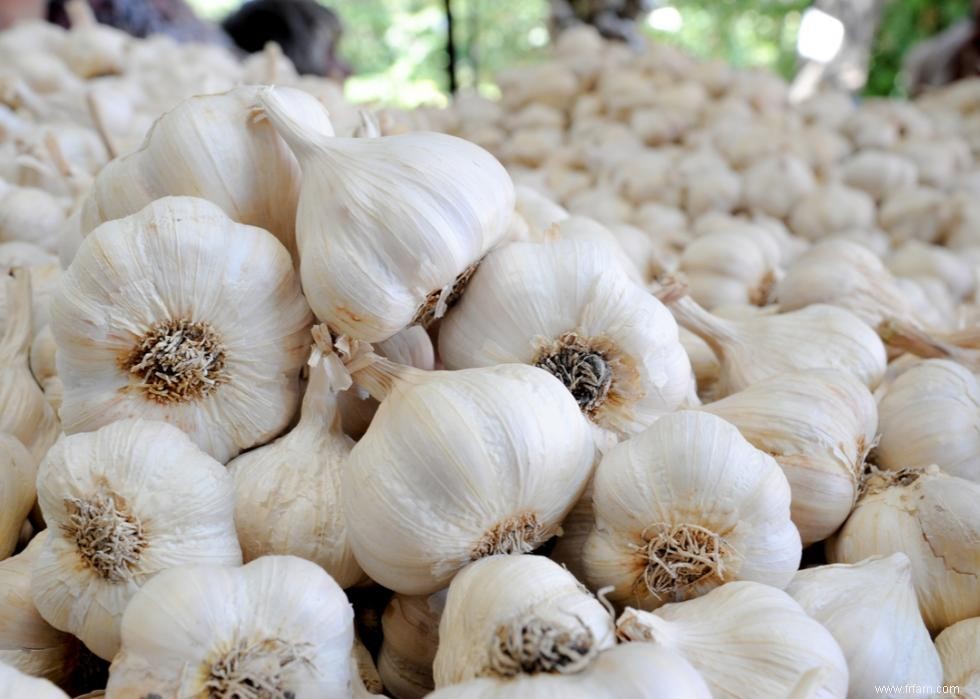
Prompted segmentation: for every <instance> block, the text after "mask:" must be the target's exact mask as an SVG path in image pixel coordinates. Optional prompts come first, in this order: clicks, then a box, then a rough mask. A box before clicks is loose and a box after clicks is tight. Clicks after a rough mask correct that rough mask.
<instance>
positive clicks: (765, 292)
mask: <svg viewBox="0 0 980 699" xmlns="http://www.w3.org/2000/svg"><path fill="white" fill-rule="evenodd" d="M678 270H679V271H680V272H681V273H682V274H684V276H685V277H686V279H687V283H688V286H689V288H690V294H691V298H693V299H694V300H695V301H697V302H698V303H699V304H701V305H702V306H704V307H705V308H708V309H713V308H716V307H718V306H722V305H725V304H752V305H755V306H765V305H766V303H767V302H768V298H769V292H770V289H771V288H772V286H773V284H775V283H776V280H777V279H778V278H779V276H780V275H781V274H782V271H781V270H780V268H779V250H778V247H777V246H776V244H775V243H774V241H773V240H772V239H771V238H770V237H769V235H768V234H767V233H766V231H764V230H760V229H758V228H756V227H754V226H744V227H740V228H737V229H734V230H721V231H717V232H714V233H708V234H707V235H703V236H701V237H699V238H697V239H696V240H694V241H693V242H691V244H690V245H688V246H687V247H686V248H684V252H683V253H682V254H681V257H680V262H679V265H678Z"/></svg>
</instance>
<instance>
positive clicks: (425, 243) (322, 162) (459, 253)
mask: <svg viewBox="0 0 980 699" xmlns="http://www.w3.org/2000/svg"><path fill="white" fill-rule="evenodd" d="M259 102H260V104H261V105H262V109H263V110H264V114H265V116H266V117H267V118H268V119H269V121H270V122H271V123H272V125H273V126H274V127H275V129H276V131H277V132H278V133H279V135H280V136H281V137H282V138H283V139H284V140H285V141H286V143H288V144H289V147H290V148H291V149H292V151H293V153H294V154H295V155H296V158H297V160H298V161H299V163H300V168H301V169H302V171H303V179H302V186H301V190H300V195H299V208H298V210H297V215H296V240H297V245H298V248H299V253H300V261H301V262H300V273H301V276H302V280H303V289H304V291H305V293H306V296H307V298H308V300H309V303H310V305H311V307H312V308H313V311H314V313H316V315H317V317H318V318H319V319H320V320H321V321H323V322H325V323H327V324H328V325H329V326H330V327H331V328H332V329H333V330H335V331H337V332H338V333H340V334H345V335H349V336H350V337H352V338H355V339H359V340H365V341H368V342H377V341H380V340H384V339H387V338H388V337H391V336H392V335H394V334H395V333H397V332H398V331H399V330H401V329H402V328H404V327H406V326H408V325H411V324H413V323H425V322H428V321H429V320H431V319H436V318H440V317H442V315H443V314H444V313H445V310H446V308H447V307H448V305H450V304H451V303H452V302H453V301H454V300H455V298H456V297H458V296H459V295H460V294H461V293H462V291H463V288H464V287H465V284H466V281H467V280H468V278H469V277H470V276H471V275H472V273H473V271H474V269H475V267H476V265H477V264H478V263H479V261H480V259H481V258H482V257H483V256H484V255H485V254H486V253H487V252H488V251H489V250H490V249H491V248H492V247H493V246H494V245H496V244H497V243H498V242H500V241H501V240H502V239H503V238H504V236H505V234H506V232H507V227H508V224H509V222H510V220H511V216H512V214H513V211H514V185H513V183H512V182H511V179H510V176H509V175H508V174H507V172H506V171H505V170H504V168H503V167H502V166H501V165H500V163H499V162H497V160H496V159H495V158H494V157H493V156H492V155H490V154H489V153H487V152H486V151H484V150H483V149H482V148H480V147H479V146H477V145H474V144H472V143H469V142H468V141H464V140H462V139H459V138H456V137H454V136H448V135H445V134H437V133H429V132H411V133H404V134H399V135H395V136H381V137H378V138H342V137H333V136H332V134H331V133H329V132H327V131H325V130H323V129H317V128H315V125H311V124H310V123H305V122H302V121H300V120H298V119H296V118H295V117H294V115H293V113H292V112H291V110H290V109H289V105H288V104H287V103H286V101H285V100H284V99H283V97H282V95H281V94H280V92H279V91H278V89H274V88H263V89H262V90H261V91H260V92H259Z"/></svg>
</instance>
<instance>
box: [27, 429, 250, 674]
mask: <svg viewBox="0 0 980 699" xmlns="http://www.w3.org/2000/svg"><path fill="white" fill-rule="evenodd" d="M164 445H165V447H166V448H161V447H162V446H164ZM38 503H39V505H40V507H41V513H42V514H43V515H44V521H45V522H47V524H48V529H49V531H50V532H51V533H50V534H49V536H48V537H47V539H46V540H45V542H44V547H43V548H42V550H41V552H40V554H39V555H38V558H37V560H36V561H35V563H34V569H33V576H32V593H33V597H34V604H35V605H36V606H37V610H38V611H39V612H40V613H41V616H43V617H44V619H45V620H46V621H47V622H48V623H49V624H51V625H52V626H54V627H55V628H56V629H61V630H62V631H68V632H70V633H72V634H74V635H75V636H78V638H79V639H81V640H82V642H84V643H85V645H86V646H88V647H89V648H90V649H91V650H92V652H94V653H95V654H96V655H98V656H100V657H102V658H105V659H106V660H111V659H112V657H113V656H114V655H115V654H116V651H117V650H118V649H119V628H120V622H121V620H122V616H123V611H124V610H125V608H126V604H127V603H128V602H129V601H130V600H131V599H132V597H133V595H134V594H136V592H137V591H138V590H139V588H140V587H142V586H143V585H144V584H145V583H146V582H147V581H148V580H149V579H151V578H152V577H153V576H154V575H156V574H157V573H158V572H159V571H161V570H165V569H167V568H172V567H174V566H179V565H186V564H190V563H202V564H212V565H228V566H231V565H239V564H240V563H241V560H242V556H241V549H240V548H239V545H238V538H237V537H236V535H235V526H234V502H233V490H232V479H231V476H229V475H228V473H227V472H226V471H225V469H224V467H222V466H221V464H219V463H218V462H217V461H215V460H214V459H212V458H211V457H209V456H208V455H207V454H205V453H204V452H202V451H201V450H200V449H198V447H197V446H195V445H194V443H193V442H191V440H190V439H189V438H188V437H187V436H186V435H185V434H184V433H183V432H181V431H180V430H178V429H177V428H176V427H172V426H171V425H168V424H166V423H163V422H156V421H149V420H139V419H130V420H120V421H118V422H114V423H112V424H110V425H107V426H106V427H103V428H101V429H99V430H97V431H95V432H86V433H83V434H77V435H69V436H67V437H65V438H64V439H62V440H60V441H59V442H58V443H57V444H55V445H54V446H53V447H52V448H51V451H49V452H48V455H47V457H45V459H44V462H43V463H42V464H41V468H40V470H39V471H38Z"/></svg>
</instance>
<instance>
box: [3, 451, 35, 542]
mask: <svg viewBox="0 0 980 699" xmlns="http://www.w3.org/2000/svg"><path fill="white" fill-rule="evenodd" d="M36 478H37V462H36V461H35V460H34V458H33V457H32V456H31V455H30V453H29V452H28V451H27V450H26V449H25V448H24V446H23V445H22V444H21V443H20V442H19V441H17V438H16V437H12V436H10V435H8V434H3V433H0V505H2V507H0V561H2V560H3V559H5V558H6V557H7V556H9V555H10V554H11V553H13V552H14V548H16V546H17V539H18V537H19V536H20V528H21V526H22V525H23V524H24V520H26V519H27V515H28V513H29V512H30V511H31V507H32V506H33V505H34V496H35V490H34V481H35V480H36Z"/></svg>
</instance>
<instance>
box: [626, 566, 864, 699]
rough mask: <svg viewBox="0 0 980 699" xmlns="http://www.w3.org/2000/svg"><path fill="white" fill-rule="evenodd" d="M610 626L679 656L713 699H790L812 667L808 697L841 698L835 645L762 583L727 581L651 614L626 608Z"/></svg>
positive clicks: (844, 676)
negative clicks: (815, 678) (815, 679)
mask: <svg viewBox="0 0 980 699" xmlns="http://www.w3.org/2000/svg"><path fill="white" fill-rule="evenodd" d="M616 628H617V631H618V632H619V635H620V637H621V638H625V639H627V640H630V641H646V642H652V643H655V644H657V645H658V646H661V647H664V648H667V649H670V650H673V651H675V652H677V653H678V654H679V655H681V656H683V658H684V659H685V660H687V661H688V662H689V663H690V664H691V665H692V666H693V667H694V669H695V670H697V671H698V672H700V673H701V675H702V676H703V677H704V679H705V681H706V682H707V683H708V687H709V688H710V689H711V696H712V697H714V698H715V699H756V698H757V697H787V696H791V694H790V693H791V691H793V690H794V689H798V688H799V685H800V681H801V680H802V679H803V678H804V677H805V676H806V675H807V673H808V672H810V671H811V670H813V669H816V670H817V671H818V672H819V674H820V680H819V685H818V687H817V688H815V691H813V693H812V694H810V695H808V696H809V697H810V698H812V699H844V698H845V697H846V696H847V683H848V671H847V662H846V660H845V659H844V654H843V653H842V652H841V649H840V646H839V645H838V644H837V641H835V640H834V637H833V636H831V635H830V632H829V631H827V629H825V628H824V627H823V626H821V625H820V624H819V623H817V622H816V621H814V620H813V619H811V618H810V617H809V616H807V614H806V612H804V610H803V609H802V608H801V607H800V605H799V604H798V603H797V602H795V601H794V600H793V599H792V598H791V597H790V596H789V595H787V594H786V593H785V592H783V591H782V590H777V589H776V588H774V587H769V586H768V585H760V584H759V583H755V582H747V581H740V582H731V583H728V584H726V585H722V586H721V587H719V588H717V589H715V590H712V591H711V592H709V593H708V594H706V595H705V596H704V597H699V598H698V599H693V600H688V601H687V602H680V603H677V604H668V605H666V606H664V607H662V608H660V609H658V610H657V611H655V612H644V611H639V610H636V609H627V610H626V611H625V612H624V613H623V615H622V616H621V617H620V618H619V621H618V622H617V624H616ZM794 699H795V697H794Z"/></svg>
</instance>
